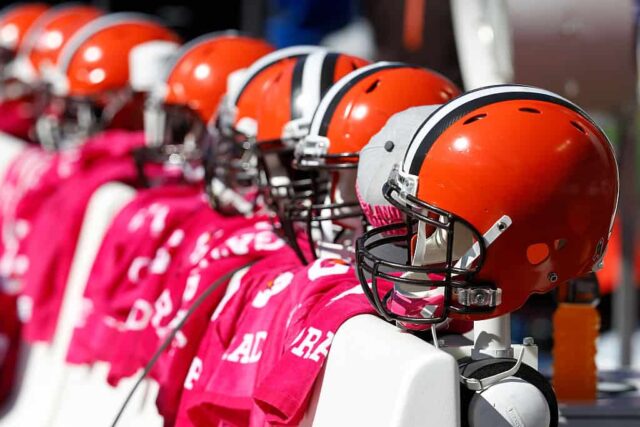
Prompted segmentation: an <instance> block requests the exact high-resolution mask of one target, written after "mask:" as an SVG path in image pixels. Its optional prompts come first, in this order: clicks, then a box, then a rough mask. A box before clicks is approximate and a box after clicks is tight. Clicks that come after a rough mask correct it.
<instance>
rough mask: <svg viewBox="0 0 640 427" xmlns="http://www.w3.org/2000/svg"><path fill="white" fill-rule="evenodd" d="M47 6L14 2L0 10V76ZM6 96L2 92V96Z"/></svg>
mask: <svg viewBox="0 0 640 427" xmlns="http://www.w3.org/2000/svg"><path fill="white" fill-rule="evenodd" d="M48 8H49V7H48V6H47V5H46V4H42V3H31V4H15V5H12V6H8V7H5V8H4V9H2V10H1V11H0V77H1V78H2V81H3V83H4V80H5V79H6V78H7V76H6V72H7V67H8V66H9V64H11V63H12V61H13V60H14V59H15V57H16V55H17V53H18V51H19V50H20V49H21V47H22V45H23V43H24V41H25V36H26V34H27V33H28V32H29V30H30V29H31V28H32V27H33V25H34V23H35V22H36V21H37V20H38V18H39V17H40V16H42V15H43V14H44V13H45V12H46V11H47V9H48ZM4 97H6V95H4V93H3V98H4Z"/></svg>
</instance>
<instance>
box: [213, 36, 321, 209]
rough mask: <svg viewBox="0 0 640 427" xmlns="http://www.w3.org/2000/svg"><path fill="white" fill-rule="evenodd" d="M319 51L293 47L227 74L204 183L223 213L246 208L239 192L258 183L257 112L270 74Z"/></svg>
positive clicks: (274, 73) (312, 47) (214, 206)
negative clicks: (225, 91)
mask: <svg viewBox="0 0 640 427" xmlns="http://www.w3.org/2000/svg"><path fill="white" fill-rule="evenodd" d="M319 50H322V48H320V47H317V46H293V47H288V48H284V49H279V50H277V51H275V52H272V53H270V54H268V55H265V56H263V57H262V58H260V59H259V60H257V61H256V62H254V63H253V64H251V66H250V67H248V68H246V69H243V70H238V71H235V72H233V73H231V74H230V75H229V81H228V82H227V93H226V94H225V96H224V97H223V99H222V101H221V103H220V106H219V108H218V111H217V115H216V117H215V120H214V121H213V122H212V123H210V132H211V134H212V136H213V138H212V145H211V149H210V150H208V153H207V159H206V167H205V182H206V190H207V195H208V197H209V201H210V203H211V206H212V207H213V208H214V209H216V210H218V211H220V212H223V213H237V212H238V210H240V211H242V213H247V211H246V210H247V209H248V206H247V205H246V203H244V202H243V200H244V195H245V193H247V192H248V191H251V190H253V189H254V188H255V185H256V183H257V176H258V174H257V158H256V155H255V150H254V146H253V142H254V141H255V138H256V132H257V124H256V113H257V109H258V105H259V103H260V101H261V99H262V96H263V91H264V89H265V87H266V86H267V82H268V81H270V77H272V76H274V75H277V74H278V73H279V71H280V68H281V67H283V66H284V65H285V64H286V63H288V62H291V61H294V60H295V59H296V58H299V57H303V56H307V55H309V54H311V53H312V52H316V51H319Z"/></svg>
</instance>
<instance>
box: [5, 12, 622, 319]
mask: <svg viewBox="0 0 640 427" xmlns="http://www.w3.org/2000/svg"><path fill="white" fill-rule="evenodd" d="M178 43H179V38H178V36H177V35H175V34H174V33H173V32H172V31H171V30H169V29H167V27H165V26H163V25H162V24H161V23H159V22H158V21H157V20H155V19H153V18H150V17H147V16H144V15H140V14H131V13H124V14H104V13H103V12H102V11H100V10H98V9H96V8H93V7H90V6H60V7H54V8H47V7H45V6H42V5H37V4H32V5H28V6H19V7H14V8H12V9H8V10H6V11H5V12H4V13H3V14H2V15H1V16H0V45H1V46H2V47H1V49H2V55H1V59H2V64H1V66H0V67H1V72H2V91H1V92H2V98H3V101H12V100H25V99H28V102H29V103H30V105H32V106H33V110H32V116H33V117H34V118H37V121H36V123H35V134H32V136H33V137H34V138H36V139H38V140H39V142H40V143H41V144H42V145H44V146H45V147H48V148H50V149H64V148H65V147H67V146H73V145H74V144H77V143H78V142H79V141H82V140H83V139H86V138H87V137H88V136H89V135H91V134H93V133H95V132H97V131H99V130H102V129H105V128H108V127H114V128H129V129H136V128H138V129H140V128H142V123H143V116H144V131H145V136H146V140H147V144H146V148H145V150H142V151H140V152H138V153H136V160H137V161H138V163H139V165H140V174H141V177H142V178H144V179H146V180H147V182H148V183H151V182H153V179H154V177H153V174H152V173H150V172H149V167H148V166H149V165H150V164H161V165H163V167H170V166H174V167H177V168H179V169H180V170H181V171H182V172H183V173H184V175H185V177H187V178H188V179H203V174H204V182H205V183H206V188H207V194H208V196H209V198H210V201H211V204H212V206H213V207H214V208H215V209H218V210H219V211H221V212H223V213H225V214H245V215H246V214H249V213H250V212H252V211H255V210H256V209H268V210H270V212H271V213H272V214H273V217H274V225H275V226H276V228H277V229H278V231H279V232H280V233H281V235H282V236H284V237H285V238H286V240H287V241H288V242H289V243H290V244H291V245H292V246H293V247H294V249H295V250H296V252H297V253H298V254H299V256H300V258H301V259H302V260H304V261H305V262H308V261H309V260H310V259H311V258H313V257H318V256H322V255H323V254H324V253H331V254H338V255H339V256H342V257H345V258H348V259H352V260H355V261H356V264H357V269H358V274H359V277H360V280H361V283H362V284H363V289H364V291H365V294H366V295H367V296H368V298H369V299H370V301H371V302H372V304H373V305H374V306H375V307H376V309H377V310H378V311H379V312H380V314H381V315H383V316H384V317H385V318H387V319H389V320H391V319H394V320H397V321H399V322H402V323H403V324H405V325H409V324H411V325H419V324H432V323H437V322H441V321H443V320H444V319H445V318H447V317H458V318H464V319H478V318H486V317H492V316H496V315H499V314H503V313H508V312H511V311H513V310H515V309H517V308H518V307H520V306H521V305H522V304H523V303H524V302H525V301H526V299H527V297H528V296H529V295H531V294H532V293H541V292H547V291H549V290H551V289H553V288H554V287H555V286H557V285H558V284H560V283H563V282H566V281H567V280H569V279H572V278H574V277H578V276H582V275H584V274H586V273H588V272H590V271H592V270H594V269H597V268H598V266H599V265H600V264H601V260H602V257H603V254H604V251H605V249H606V245H607V242H608V239H609V234H610V231H611V226H612V220H613V217H614V213H615V208H616V203H617V196H618V176H617V166H616V161H615V158H614V154H613V150H612V148H611V146H610V143H609V141H608V140H607V137H606V136H605V134H604V133H603V132H602V130H601V129H600V128H599V127H598V126H597V125H596V124H595V123H594V122H593V120H592V119H591V118H590V117H589V116H588V115H587V114H586V113H585V112H584V111H583V110H581V109H580V108H579V107H577V106H576V105H574V104H573V103H571V102H570V101H568V100H566V99H564V98H562V97H560V96H558V95H556V94H554V93H551V92H549V91H546V90H543V89H537V88H533V87H526V86H515V85H505V86H495V87H487V88H482V89H478V90H475V91H472V92H468V93H465V94H461V91H460V90H459V89H458V88H456V86H455V85H454V84H453V83H451V82H450V81H449V80H447V79H446V78H445V77H443V76H441V75H439V74H438V73H435V72H433V71H430V70H426V69H423V68H420V67H416V66H412V65H408V64H403V63H395V62H375V63H372V62H370V61H368V60H365V59H362V58H358V57H355V56H351V55H347V54H343V53H338V52H333V51H328V50H325V49H323V48H320V47H315V46H296V47H291V48H286V49H281V50H275V49H274V48H273V47H272V46H270V45H269V44H268V43H266V42H264V41H262V40H259V39H255V38H250V37H246V36H243V35H239V34H236V33H216V34H208V35H204V36H202V37H200V38H198V39H196V40H193V41H191V42H189V43H187V44H184V45H182V46H180V45H179V44H178ZM130 59H131V65H130V62H129V60H130ZM143 106H144V107H143ZM256 189H257V191H256ZM258 200H259V201H258ZM301 235H306V236H307V237H308V239H300V238H299V237H300V236H301ZM300 242H306V243H304V244H301V243H300ZM434 307H435V308H434Z"/></svg>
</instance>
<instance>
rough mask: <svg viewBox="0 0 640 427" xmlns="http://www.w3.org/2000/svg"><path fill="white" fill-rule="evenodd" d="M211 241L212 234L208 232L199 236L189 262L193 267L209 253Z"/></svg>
mask: <svg viewBox="0 0 640 427" xmlns="http://www.w3.org/2000/svg"><path fill="white" fill-rule="evenodd" d="M210 240H211V234H210V233H209V232H208V231H207V232H204V233H202V234H201V235H200V236H198V239H197V240H196V245H195V246H194V248H193V251H191V254H189V262H191V264H192V265H196V264H197V263H198V261H200V260H201V259H202V258H203V257H204V256H205V255H206V254H207V252H208V251H209V241H210Z"/></svg>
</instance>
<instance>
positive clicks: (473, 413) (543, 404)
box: [469, 377, 551, 427]
mask: <svg viewBox="0 0 640 427" xmlns="http://www.w3.org/2000/svg"><path fill="white" fill-rule="evenodd" d="M550 420H551V413H550V412H549V404H548V403H547V400H546V399H545V397H544V395H543V394H542V393H541V392H540V390H538V389H537V388H536V387H535V386H534V385H532V384H529V383H528V382H526V381H524V380H522V379H520V378H515V377H509V378H506V379H504V380H502V381H500V382H499V383H498V384H496V385H494V386H491V387H489V388H488V389H486V390H484V391H483V392H481V393H477V394H476V395H475V396H474V397H473V398H472V399H471V403H470V405H469V424H470V427H548V426H549V422H550Z"/></svg>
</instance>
